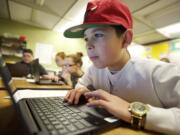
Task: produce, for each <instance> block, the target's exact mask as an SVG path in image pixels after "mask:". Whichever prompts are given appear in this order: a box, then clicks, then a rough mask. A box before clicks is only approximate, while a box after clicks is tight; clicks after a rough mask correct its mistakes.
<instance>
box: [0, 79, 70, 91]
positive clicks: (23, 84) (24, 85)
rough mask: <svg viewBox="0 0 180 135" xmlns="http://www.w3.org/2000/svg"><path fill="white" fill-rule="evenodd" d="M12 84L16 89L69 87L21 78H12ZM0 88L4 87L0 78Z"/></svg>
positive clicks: (68, 87) (67, 87)
mask: <svg viewBox="0 0 180 135" xmlns="http://www.w3.org/2000/svg"><path fill="white" fill-rule="evenodd" d="M13 85H14V87H15V88H18V89H61V88H62V89H70V88H71V87H70V86H67V85H53V84H52V85H39V84H35V83H29V82H27V81H26V79H23V78H13ZM0 89H5V87H4V84H3V82H2V80H1V78H0Z"/></svg>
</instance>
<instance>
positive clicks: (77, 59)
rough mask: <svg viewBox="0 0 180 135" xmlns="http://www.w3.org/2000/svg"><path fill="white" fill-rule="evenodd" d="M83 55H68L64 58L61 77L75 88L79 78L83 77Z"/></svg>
mask: <svg viewBox="0 0 180 135" xmlns="http://www.w3.org/2000/svg"><path fill="white" fill-rule="evenodd" d="M82 56H83V54H82V53H81V55H77V54H76V55H67V56H66V57H65V59H64V67H63V71H62V74H61V77H62V78H64V80H65V81H66V83H67V84H68V85H70V86H72V87H73V88H74V86H75V85H76V83H77V81H78V79H79V78H80V77H82V75H83V71H82V70H81V67H82V64H83V63H82V59H81V57H82Z"/></svg>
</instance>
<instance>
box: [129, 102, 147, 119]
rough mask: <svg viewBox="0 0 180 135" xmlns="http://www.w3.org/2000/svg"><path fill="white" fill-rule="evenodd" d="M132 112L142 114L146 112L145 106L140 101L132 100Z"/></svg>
mask: <svg viewBox="0 0 180 135" xmlns="http://www.w3.org/2000/svg"><path fill="white" fill-rule="evenodd" d="M131 109H132V112H133V113H135V114H137V115H139V116H143V115H144V114H145V113H146V112H147V107H146V105H145V104H143V103H140V102H134V103H132V105H131Z"/></svg>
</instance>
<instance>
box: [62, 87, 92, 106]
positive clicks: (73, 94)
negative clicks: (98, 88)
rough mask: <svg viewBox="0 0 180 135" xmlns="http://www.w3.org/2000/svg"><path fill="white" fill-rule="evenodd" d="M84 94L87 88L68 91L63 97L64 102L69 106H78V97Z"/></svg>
mask: <svg viewBox="0 0 180 135" xmlns="http://www.w3.org/2000/svg"><path fill="white" fill-rule="evenodd" d="M86 92H89V90H88V89H87V88H78V89H72V90H70V91H68V93H67V94H66V96H65V97H64V100H65V101H67V102H68V103H69V104H78V103H79V98H80V96H81V95H83V94H85V93H86Z"/></svg>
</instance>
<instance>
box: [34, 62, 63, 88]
mask: <svg viewBox="0 0 180 135" xmlns="http://www.w3.org/2000/svg"><path fill="white" fill-rule="evenodd" d="M31 69H32V76H33V77H34V80H35V83H37V84H42V85H63V84H64V83H63V82H62V81H58V82H57V81H53V80H45V79H41V76H40V71H39V59H35V60H33V61H32V62H31Z"/></svg>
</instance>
